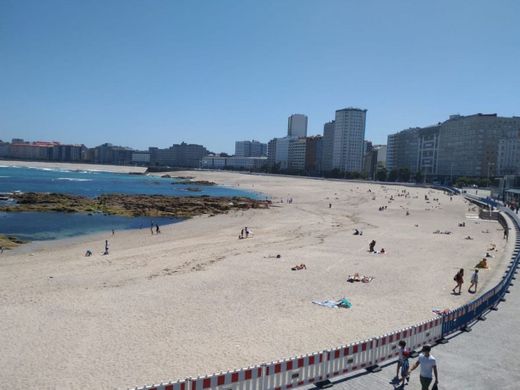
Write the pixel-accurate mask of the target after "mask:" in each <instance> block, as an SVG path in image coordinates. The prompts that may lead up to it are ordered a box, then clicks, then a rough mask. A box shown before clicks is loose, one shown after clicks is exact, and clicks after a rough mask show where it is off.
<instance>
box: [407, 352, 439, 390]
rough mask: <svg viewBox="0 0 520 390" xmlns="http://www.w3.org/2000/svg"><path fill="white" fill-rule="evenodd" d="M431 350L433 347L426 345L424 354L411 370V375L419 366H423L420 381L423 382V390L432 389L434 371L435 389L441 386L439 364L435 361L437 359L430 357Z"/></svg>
mask: <svg viewBox="0 0 520 390" xmlns="http://www.w3.org/2000/svg"><path fill="white" fill-rule="evenodd" d="M431 349H432V347H431V346H430V345H425V346H424V347H423V348H422V353H421V354H420V355H419V358H418V359H417V361H416V362H415V364H414V365H413V366H412V368H410V374H411V373H412V371H413V370H415V369H416V368H417V367H419V365H420V366H421V372H420V374H419V379H420V380H421V390H428V389H429V388H430V384H431V383H432V380H433V375H432V371H433V373H434V374H435V382H434V387H435V386H437V385H438V384H439V375H438V372H437V362H436V361H435V358H434V357H433V356H432V355H430V351H431Z"/></svg>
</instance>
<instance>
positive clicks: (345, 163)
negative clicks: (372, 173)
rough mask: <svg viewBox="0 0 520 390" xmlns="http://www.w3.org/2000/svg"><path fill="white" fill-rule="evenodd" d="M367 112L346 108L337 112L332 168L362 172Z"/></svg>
mask: <svg viewBox="0 0 520 390" xmlns="http://www.w3.org/2000/svg"><path fill="white" fill-rule="evenodd" d="M366 113H367V110H362V109H359V108H350V107H349V108H344V109H342V110H337V111H336V119H335V123H334V145H333V153H332V168H337V169H339V170H340V171H345V172H361V170H362V167H363V149H364V141H365V122H366Z"/></svg>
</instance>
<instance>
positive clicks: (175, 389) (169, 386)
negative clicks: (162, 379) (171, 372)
mask: <svg viewBox="0 0 520 390" xmlns="http://www.w3.org/2000/svg"><path fill="white" fill-rule="evenodd" d="M135 390H189V380H183V381H177V382H168V383H161V384H160V385H152V386H143V387H136V388H135Z"/></svg>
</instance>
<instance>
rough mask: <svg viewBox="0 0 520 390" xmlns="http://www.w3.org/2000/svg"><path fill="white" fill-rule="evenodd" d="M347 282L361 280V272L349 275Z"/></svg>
mask: <svg viewBox="0 0 520 390" xmlns="http://www.w3.org/2000/svg"><path fill="white" fill-rule="evenodd" d="M347 282H350V283H354V282H361V276H359V273H358V272H356V273H355V274H354V275H349V276H348V278H347Z"/></svg>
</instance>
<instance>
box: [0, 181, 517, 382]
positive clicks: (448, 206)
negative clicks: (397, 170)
mask: <svg viewBox="0 0 520 390" xmlns="http://www.w3.org/2000/svg"><path fill="white" fill-rule="evenodd" d="M183 174H185V175H191V176H195V177H196V178H197V180H211V181H215V182H217V184H218V185H222V184H224V185H228V186H230V187H238V188H240V189H245V190H258V191H261V192H262V193H265V194H267V195H269V196H271V197H272V199H273V207H271V208H270V209H269V211H262V210H254V209H251V210H248V211H233V212H231V213H229V214H222V215H217V216H214V217H209V216H199V217H195V218H193V219H190V220H187V221H184V222H183V223H182V224H173V225H169V226H167V227H165V228H164V229H162V228H161V230H163V233H162V234H161V235H157V236H156V235H154V236H151V235H150V233H149V231H148V232H147V233H146V232H144V231H143V232H140V231H124V232H121V233H116V235H115V236H114V237H113V238H110V237H109V238H108V239H109V240H110V241H111V253H110V255H109V256H101V255H100V254H98V253H96V254H95V255H94V256H92V257H89V258H85V257H83V249H84V248H85V247H86V246H92V247H95V248H96V249H98V251H100V250H101V248H102V243H103V242H104V241H103V239H105V237H103V235H100V236H96V237H95V238H94V237H92V238H89V239H88V240H85V242H79V243H77V244H75V243H63V245H62V246H60V247H59V248H58V247H56V248H43V249H42V250H41V251H39V252H38V253H37V254H36V255H35V256H29V255H26V254H19V255H15V254H14V253H13V254H12V256H11V255H9V256H6V257H4V258H2V257H0V268H2V271H4V272H0V286H1V287H0V296H2V297H3V298H0V299H1V303H2V304H3V305H4V307H5V308H6V314H7V316H6V318H4V319H0V342H3V345H6V346H7V348H6V350H5V353H4V356H0V365H2V366H4V367H6V374H3V375H2V374H0V377H1V378H2V379H3V380H4V381H6V383H12V382H13V380H14V381H15V383H18V384H20V386H21V385H25V384H29V383H33V382H34V380H36V381H37V382H38V383H41V384H42V385H45V386H49V387H59V388H61V387H70V386H80V385H81V386H87V387H89V386H90V387H92V386H98V387H102V388H114V387H131V386H136V385H142V384H144V383H150V382H156V381H157V380H159V379H161V378H162V379H168V380H169V379H176V378H184V377H187V376H196V375H203V374H206V373H208V374H209V373H211V372H218V371H226V370H228V369H231V368H240V367H245V366H248V365H250V364H256V363H261V362H265V361H267V362H268V361H272V360H276V359H279V358H282V357H290V356H293V355H298V354H305V353H309V352H312V351H317V350H322V349H325V348H328V347H335V346H337V345H341V344H345V343H348V342H353V341H356V340H358V339H363V338H366V337H371V336H374V335H378V334H380V333H384V332H387V331H391V330H393V329H399V328H402V327H404V326H408V325H410V324H412V323H415V322H419V321H422V320H425V319H429V318H431V317H433V316H434V314H433V313H432V309H433V308H440V309H444V308H446V307H456V306H459V305H461V304H463V303H465V302H467V301H469V300H470V299H474V298H475V297H476V296H478V294H476V295H470V294H467V293H465V291H464V290H463V291H464V293H463V295H462V296H453V295H450V293H449V292H450V290H451V289H452V288H453V274H454V273H455V272H456V271H457V269H458V268H460V267H463V268H465V269H466V270H467V272H468V274H466V279H467V280H469V277H470V273H469V272H470V269H471V268H472V267H473V266H474V265H475V264H476V263H477V262H478V260H479V259H480V258H481V256H482V255H483V254H485V251H486V249H487V246H488V245H489V244H490V243H491V242H494V243H495V244H496V245H497V248H498V250H497V251H495V252H493V253H492V254H493V256H494V258H493V259H490V263H491V265H492V266H491V269H490V270H488V271H482V272H481V273H480V275H481V283H480V284H479V293H482V292H484V291H485V290H486V288H487V286H491V285H493V284H494V283H496V282H497V281H499V280H500V278H501V275H502V270H503V269H505V265H506V263H507V261H506V260H508V257H509V252H508V245H511V244H512V243H513V242H514V237H510V240H509V243H508V244H506V243H505V242H504V241H503V240H502V239H501V232H500V230H498V226H497V225H498V224H497V223H495V222H493V221H485V220H477V219H474V218H473V215H474V212H473V211H471V209H472V207H471V205H468V204H466V203H465V202H464V201H463V199H462V198H461V197H453V200H452V201H450V199H449V197H448V196H446V195H443V194H442V192H439V191H433V190H429V189H423V188H407V187H399V186H395V187H394V186H392V187H390V186H385V185H379V184H373V185H371V184H366V183H355V182H354V183H352V182H350V183H349V182H335V181H315V180H307V179H306V178H300V177H295V178H285V177H284V178H278V177H264V176H260V177H259V176H249V175H240V174H236V173H230V172H204V171H189V172H175V175H183ZM369 190H371V192H369ZM403 190H406V191H408V192H409V193H410V197H408V198H405V197H402V196H398V195H399V193H400V191H403ZM425 195H426V196H429V198H430V201H428V202H429V203H427V202H426V201H425V200H424V196H425ZM390 197H393V200H390ZM282 198H283V200H284V203H280V200H281V199H282ZM287 198H293V199H294V201H293V203H291V204H287V202H286V200H287ZM373 198H375V199H373ZM433 198H438V199H439V201H433V200H432V199H433ZM329 203H331V204H332V207H331V208H329V207H328V204H329ZM382 205H386V206H387V207H388V209H387V210H385V211H378V207H381V206H382ZM406 210H409V215H406V213H405V211H406ZM462 221H466V227H464V228H461V227H458V226H457V224H458V223H460V222H462ZM416 224H417V225H418V226H417V227H416V226H415V225H416ZM244 226H248V227H249V228H251V230H252V231H253V237H252V238H249V239H245V240H238V239H237V236H238V233H239V231H240V229H241V228H243V227H244ZM354 228H358V229H360V230H362V231H363V233H364V234H363V236H354V235H353V234H352V231H353V229H354ZM436 230H442V231H446V230H449V231H451V232H452V233H451V234H449V235H445V234H433V232H434V231H436ZM483 231H488V233H483ZM467 235H470V236H472V237H473V238H474V240H471V241H470V240H464V237H465V236H467ZM91 239H92V240H91ZM372 239H374V240H376V241H377V244H376V249H378V250H379V249H380V248H381V247H384V248H385V249H386V252H387V253H386V254H385V255H373V254H369V253H368V252H367V249H368V243H369V242H370V240H372ZM277 254H280V255H281V257H280V258H278V259H277V258H276V255H277ZM300 263H304V264H306V266H307V269H306V270H301V271H291V270H290V268H291V267H292V266H294V265H296V264H300ZM355 272H359V273H360V274H361V275H363V274H366V275H370V276H374V277H375V279H374V280H373V281H372V282H371V283H368V284H362V283H354V284H352V283H347V282H346V278H347V276H348V275H349V274H354V273H355ZM2 275H4V276H3V277H2ZM5 275H10V278H7V277H6V276H5ZM50 276H52V279H51V278H50ZM468 285H469V283H467V281H466V283H465V284H464V286H463V288H464V287H466V288H467V286H468ZM343 296H345V297H347V298H348V299H349V300H350V301H351V302H352V303H353V307H352V308H351V309H348V310H347V309H328V308H323V307H320V306H318V305H313V304H312V303H311V302H312V301H313V300H324V299H338V298H341V297H343ZM7 318H9V321H7ZM19 329H22V331H21V333H20V331H19ZM40 329H44V330H45V332H44V333H42V332H41V331H40ZM15 331H16V332H17V333H15ZM19 334H23V339H21V338H20V337H19V336H16V335H19ZM8 340H9V342H8ZM44 356H47V358H46V359H45V358H44ZM53 356H56V358H55V357H53ZM64 359H65V360H67V361H68V362H69V363H68V365H67V367H62V366H60V361H63V360H64ZM31 367H32V369H31ZM35 367H38V370H35V369H34V368H35ZM35 372H36V373H37V374H36V376H37V377H36V378H35V377H34V373H35ZM8 373H9V374H8Z"/></svg>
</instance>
